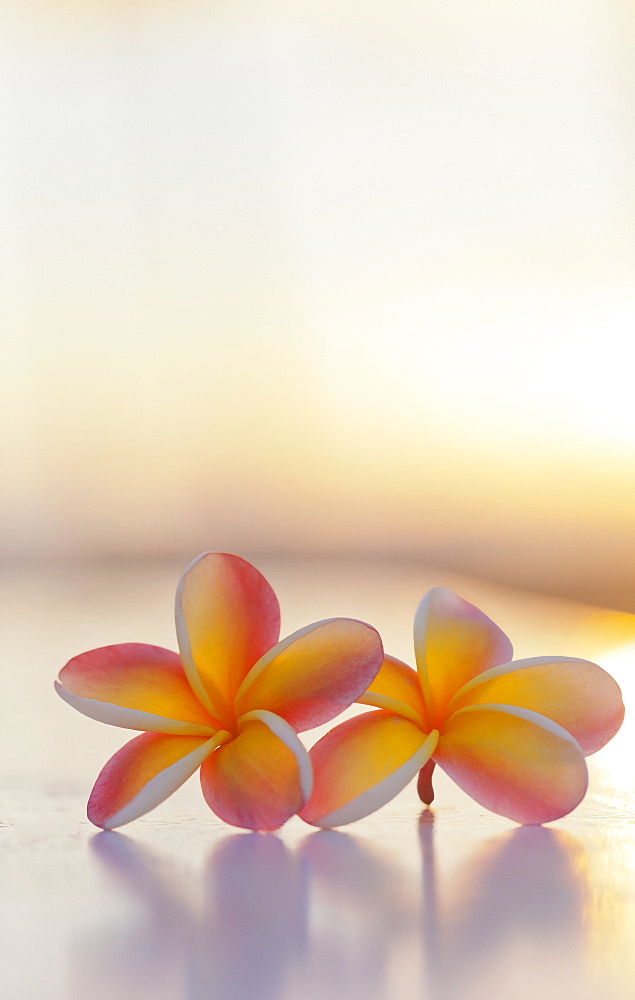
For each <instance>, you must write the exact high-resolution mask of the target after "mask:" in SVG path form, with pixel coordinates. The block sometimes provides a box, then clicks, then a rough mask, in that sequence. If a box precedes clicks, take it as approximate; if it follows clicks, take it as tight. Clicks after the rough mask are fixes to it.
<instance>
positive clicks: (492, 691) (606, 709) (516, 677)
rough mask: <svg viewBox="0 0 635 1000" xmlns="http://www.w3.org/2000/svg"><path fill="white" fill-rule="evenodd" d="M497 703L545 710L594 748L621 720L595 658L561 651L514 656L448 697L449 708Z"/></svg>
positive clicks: (613, 691) (615, 694)
mask: <svg viewBox="0 0 635 1000" xmlns="http://www.w3.org/2000/svg"><path fill="white" fill-rule="evenodd" d="M487 702H490V703H491V702H495V703H496V704H500V705H517V706H519V707H520V708H529V709H531V711H533V712H539V713H540V714H541V715H546V716H547V718H548V719H552V720H553V721H554V722H557V723H558V725H560V726H563V728H564V729H566V730H567V732H569V733H571V735H572V736H573V737H575V739H576V740H577V741H578V743H579V744H580V747H581V748H582V751H583V753H584V754H586V755H588V754H591V753H595V751H596V750H599V749H600V747H603V746H604V744H605V743H608V741H609V740H610V739H611V738H612V737H613V736H615V733H616V732H617V730H618V729H619V728H620V726H621V724H622V720H623V719H624V705H623V703H622V695H621V692H620V689H619V687H618V685H617V684H616V682H615V681H614V680H613V678H612V677H611V675H610V674H607V672H606V671H605V670H602V668H601V667H599V666H598V665H597V663H591V662H590V661H589V660H578V659H575V658H574V657H565V656H538V657H534V658H533V659H527V660H515V661H514V662H513V663H504V664H502V665H501V666H499V667H494V668H493V669H492V670H487V671H486V672H485V673H483V674H480V675H479V676H478V677H475V678H473V680H471V681H468V683H467V684H465V685H464V686H463V687H462V688H461V690H460V691H458V692H457V694H456V696H455V697H454V698H453V699H452V703H451V708H452V709H453V710H456V709H459V708H463V707H464V706H466V705H481V704H484V703H487Z"/></svg>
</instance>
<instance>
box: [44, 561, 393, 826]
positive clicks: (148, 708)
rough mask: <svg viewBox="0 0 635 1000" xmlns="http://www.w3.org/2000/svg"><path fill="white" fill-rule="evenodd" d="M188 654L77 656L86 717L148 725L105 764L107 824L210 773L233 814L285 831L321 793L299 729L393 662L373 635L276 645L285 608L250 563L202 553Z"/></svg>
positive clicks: (192, 595)
mask: <svg viewBox="0 0 635 1000" xmlns="http://www.w3.org/2000/svg"><path fill="white" fill-rule="evenodd" d="M176 626H177V637H178V641H179V648H180V656H179V655H178V654H176V653H173V652H171V651H170V650H167V649H162V648H160V647H157V646H149V645H143V644H140V643H128V644H122V645H116V646H107V647H104V648H102V649H96V650H92V651H90V652H88V653H84V654H82V655H81V656H78V657H75V658H74V659H73V660H71V661H70V662H69V663H68V664H67V665H66V666H65V667H64V668H63V670H62V671H61V673H60V676H59V681H58V682H57V684H56V689H57V691H58V693H59V694H60V695H61V697H62V698H63V699H64V700H65V701H67V702H68V703H69V704H71V705H72V706H73V707H74V708H76V709H78V710H79V711H80V712H82V713H83V714H85V715H88V716H90V717H91V718H94V719H97V720H99V721H101V722H108V723H110V724H111V725H115V726H122V727H124V728H129V729H138V730H143V731H144V732H143V735H141V736H137V737H136V738H135V739H133V740H132V741H131V742H130V743H128V744H127V745H126V746H124V747H123V748H122V749H121V750H120V751H119V752H118V753H117V754H115V756H114V757H113V758H112V759H111V760H110V761H109V762H108V763H107V764H106V766H105V767H104V768H103V770H102V772H101V774H100V775H99V777H98V779H97V782H96V784H95V787H94V789H93V792H92V794H91V797H90V800H89V807H88V815H89V819H90V820H91V821H92V822H93V823H95V824H96V825H97V826H100V827H102V828H105V829H111V828H113V827H115V826H121V825H123V824H124V823H128V822H130V821H131V820H133V819H136V818H137V817H138V816H141V815H143V814H144V813H145V812H148V810H150V809H152V808H154V807H155V806H156V805H158V804H159V803H160V802H161V801H163V799H165V798H166V797H167V796H168V795H169V794H171V792H173V791H174V790H175V789H176V788H178V786H179V785H181V784H182V783H183V782H184V781H185V780H186V779H187V778H188V777H189V776H190V775H191V774H193V773H194V771H196V770H197V769H198V768H199V767H200V768H201V782H202V787H203V793H204V796H205V799H206V801H207V802H208V804H209V805H210V807H211V808H212V809H213V811H214V812H216V814H217V815H218V816H220V817H221V818H222V819H225V820H226V821H227V822H229V823H233V824H234V825H237V826H243V827H246V828H248V829H254V830H269V829H275V828H276V827H278V826H280V825H281V824H282V823H284V822H285V821H286V820H287V819H288V818H289V817H290V816H292V815H293V814H294V813H295V812H297V811H298V809H299V808H301V806H302V805H303V804H304V803H305V802H306V801H307V799H308V798H309V796H310V794H311V790H312V768H311V763H310V759H309V757H308V754H307V752H306V750H305V749H304V747H303V746H302V744H301V743H300V741H299V739H298V736H297V732H298V731H299V730H302V729H309V728H312V727H313V726H316V725H319V724H320V723H322V722H326V721H329V720H330V719H332V718H333V717H334V716H335V715H336V714H337V713H338V712H340V711H341V709H342V708H345V707H347V706H348V705H350V704H351V703H352V702H353V701H354V700H355V699H356V698H358V697H359V696H360V695H361V694H362V693H363V691H364V690H365V689H366V688H367V687H368V685H369V683H370V682H371V681H372V680H373V678H374V676H375V675H376V674H377V672H378V670H379V668H380V666H381V663H382V657H383V650H382V645H381V640H380V638H379V635H378V634H377V632H376V631H375V629H373V628H371V626H369V625H366V624H364V623H363V622H358V621H353V620H351V619H330V620H328V621H325V622H317V623H315V624H313V625H309V626H308V627H307V628H305V629H301V630H300V631H299V632H296V633H294V634H293V635H291V636H289V637H288V638H286V639H283V640H282V641H281V642H278V636H279V628H280V612H279V607H278V601H277V599H276V596H275V594H274V592H273V590H272V589H271V587H270V585H269V584H268V583H267V581H266V580H265V578H264V577H263V576H262V575H261V574H260V573H259V572H258V570H256V569H255V568H254V567H253V566H251V565H250V564H249V563H248V562H246V561H245V560H244V559H241V558H239V557H238V556H234V555H228V554H225V553H206V554H204V555H202V556H199V558H198V559H196V560H195V561H194V562H193V563H192V564H191V565H190V566H189V567H188V568H187V569H186V571H185V573H184V574H183V576H182V578H181V581H180V583H179V586H178V589H177V597H176Z"/></svg>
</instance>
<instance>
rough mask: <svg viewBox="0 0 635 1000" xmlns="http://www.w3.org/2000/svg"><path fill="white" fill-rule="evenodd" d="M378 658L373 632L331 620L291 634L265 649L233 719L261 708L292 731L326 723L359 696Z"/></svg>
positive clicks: (356, 624) (380, 652) (380, 651)
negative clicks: (281, 719)
mask: <svg viewBox="0 0 635 1000" xmlns="http://www.w3.org/2000/svg"><path fill="white" fill-rule="evenodd" d="M382 657H383V648H382V644H381V639H380V638H379V634H378V633H377V631H376V630H375V629H374V628H372V626H370V625H366V624H365V623H364V622H358V621H354V620H353V619H351V618H331V619H329V620H328V621H324V622H315V623H314V624H313V625H307V627H306V628H303V629H300V631H299V632H294V633H293V635H290V636H288V638H286V639H283V640H282V642H279V643H278V645H277V646H274V647H273V649H270V650H269V652H268V653H266V654H265V656H263V657H262V659H261V660H259V662H258V663H257V664H256V665H255V667H254V668H253V670H252V671H251V672H250V673H249V674H248V676H247V677H246V678H245V681H244V683H243V685H242V687H241V688H240V690H239V692H238V694H237V696H236V713H237V714H238V715H240V714H243V713H244V712H249V711H251V710H252V709H255V708H265V709H268V710H269V711H270V712H275V713H276V715H280V716H281V717H282V718H283V719H286V720H287V722H288V723H290V724H291V725H292V726H293V728H294V729H295V730H296V731H300V732H301V731H302V730H304V729H312V728H313V726H319V725H320V724H321V723H323V722H328V721H329V719H332V718H333V717H334V716H335V715H338V714H339V713H340V712H341V711H342V710H343V709H345V708H348V706H349V705H351V704H352V703H353V702H354V701H355V699H356V698H357V697H358V696H359V695H360V694H361V693H362V691H365V690H366V688H367V687H368V685H369V684H370V682H371V681H372V679H373V677H374V676H375V674H376V673H377V671H378V670H379V667H380V665H381V661H382Z"/></svg>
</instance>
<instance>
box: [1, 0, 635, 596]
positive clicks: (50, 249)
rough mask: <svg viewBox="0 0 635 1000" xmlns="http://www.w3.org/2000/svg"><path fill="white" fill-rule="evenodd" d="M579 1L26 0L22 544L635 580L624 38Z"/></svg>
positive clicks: (610, 589) (7, 19)
mask: <svg viewBox="0 0 635 1000" xmlns="http://www.w3.org/2000/svg"><path fill="white" fill-rule="evenodd" d="M584 12H585V14H584V17H582V16H580V10H579V6H578V5H576V4H569V3H562V4H559V5H557V7H556V8H553V7H550V6H549V5H542V6H541V8H540V16H538V12H537V10H536V7H535V5H534V4H525V3H520V4H515V5H514V8H513V10H511V9H510V8H509V7H508V5H505V4H502V3H494V4H492V5H488V7H487V9H483V10H478V11H477V10H475V9H473V8H471V7H470V6H469V5H468V4H464V3H461V2H458V0H457V2H453V3H450V4H443V5H440V4H429V5H425V6H424V7H421V8H418V7H417V8H413V7H412V6H411V5H410V4H407V3H403V4H398V5H397V7H395V6H394V5H393V6H392V7H390V9H388V8H385V9H384V8H379V7H376V6H371V7H370V8H369V7H367V6H363V7H361V6H360V5H358V4H356V3H352V2H351V3H350V4H344V6H341V5H337V6H331V7H328V6H327V7H326V8H322V6H320V9H319V10H318V8H317V7H311V6H309V7H306V8H304V7H303V8H302V9H300V8H299V7H298V8H296V7H294V5H293V4H287V3H283V2H280V3H276V4H274V5H267V6H262V7H259V6H258V5H256V6H255V7H254V6H253V5H250V6H249V7H248V8H247V7H245V6H243V5H241V4H240V3H239V4H237V5H231V6H228V5H222V4H221V5H207V4H200V3H191V4H185V5H174V4H170V3H160V4H152V3H149V2H148V3H136V4H129V3H126V4H120V5H117V6H115V7H113V6H112V5H110V4H100V3H94V4H91V5H90V6H89V7H83V8H81V9H79V8H77V7H76V6H75V5H73V4H65V3H44V2H40V3H31V4H26V5H9V7H8V8H6V10H5V12H4V13H3V14H2V32H1V33H0V47H1V48H2V52H1V54H2V62H3V66H4V70H3V73H4V74H5V77H6V80H7V85H6V86H5V87H4V91H5V93H6V94H11V101H10V102H9V103H8V104H7V108H6V113H5V118H4V127H5V130H6V134H7V141H6V142H5V144H4V153H3V161H2V175H1V179H2V191H3V195H2V197H3V211H4V218H5V219H6V222H5V223H4V229H5V232H6V233H7V234H8V241H9V242H8V245H9V246H10V249H11V253H10V255H9V258H8V267H7V268H6V269H5V271H4V285H3V288H2V293H3V301H4V303H5V319H4V321H3V326H4V333H5V339H6V343H7V351H6V359H5V362H4V366H3V372H2V394H3V401H4V404H5V407H6V409H7V420H6V421H5V422H4V428H3V477H4V480H5V482H4V489H3V496H4V500H3V504H4V507H3V524H4V529H5V534H6V538H7V545H6V548H7V551H8V554H9V556H10V557H11V558H12V559H14V560H15V559H18V560H23V559H32V558H33V557H35V556H36V555H37V557H38V558H39V557H41V556H43V555H44V556H46V557H48V558H60V557H61V558H64V559H68V558H76V557H81V558H93V557H102V556H108V555H126V554H132V555H137V554H143V555H161V554H164V553H167V554H177V553H178V554H179V557H182V556H184V555H185V554H188V553H191V552H192V551H198V550H199V549H203V548H207V547H209V545H210V544H212V545H213V546H214V547H219V548H229V549H235V550H244V549H245V547H247V549H248V550H249V551H252V552H256V551H286V552H299V551H316V552H331V553H337V552H340V551H345V552H361V553H393V552H397V553H400V554H402V555H407V556H409V557H417V558H419V557H420V558H424V559H427V560H429V561H432V562H436V563H438V564H440V565H444V566H448V567H450V568H453V569H457V570H464V571H468V572H473V573H475V574H479V575H481V574H485V575H489V576H492V577H495V578H498V579H501V580H506V581H508V582H512V583H516V584H520V585H523V586H530V587H536V588H537V589H545V588H547V589H551V590H553V591H556V592H561V593H564V594H569V595H570V596H575V597H580V598H582V599H588V600H593V601H595V602H598V603H603V604H612V605H614V606H620V607H633V606H635V595H634V594H633V583H632V568H631V567H632V565H633V560H634V559H635V549H634V545H635V543H634V542H633V538H634V537H635V533H634V532H633V527H634V523H633V522H634V520H635V463H634V461H633V459H634V458H635V416H634V411H633V403H632V385H631V383H632V378H631V369H632V360H633V358H632V353H633V352H632V347H631V340H632V335H631V331H632V329H633V326H634V323H633V320H634V318H635V299H634V298H633V293H632V287H631V284H630V280H631V275H630V263H629V262H630V261H631V260H632V256H633V250H634V247H633V234H632V227H630V225H629V223H628V220H629V219H630V218H632V211H633V196H632V185H631V176H632V150H631V148H630V145H629V144H628V142H627V140H626V138H625V137H626V136H627V134H628V131H629V127H630V126H629V124H628V123H629V115H628V112H627V106H626V102H625V99H624V98H625V93H627V92H628V93H630V90H631V89H632V88H631V85H630V83H629V80H630V78H629V75H628V74H629V72H630V70H629V66H630V63H629V61H628V59H627V52H626V50H625V48H624V45H623V40H622V36H623V30H622V28H623V26H622V25H621V24H620V22H619V11H618V10H617V8H606V7H605V6H604V5H600V4H599V3H595V2H592V0H588V2H587V3H586V4H585V5H584ZM545 24H548V28H549V30H545ZM352 26H354V30H353V28H352ZM406 28H407V30H406Z"/></svg>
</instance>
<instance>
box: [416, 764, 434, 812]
mask: <svg viewBox="0 0 635 1000" xmlns="http://www.w3.org/2000/svg"><path fill="white" fill-rule="evenodd" d="M433 771H434V761H433V760H429V761H428V763H427V764H424V765H423V767H422V768H421V770H420V771H419V780H418V781H417V791H418V793H419V798H420V799H421V801H422V802H423V803H424V804H425V805H427V806H429V805H432V802H433V801H434V788H433V787H432V772H433Z"/></svg>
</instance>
